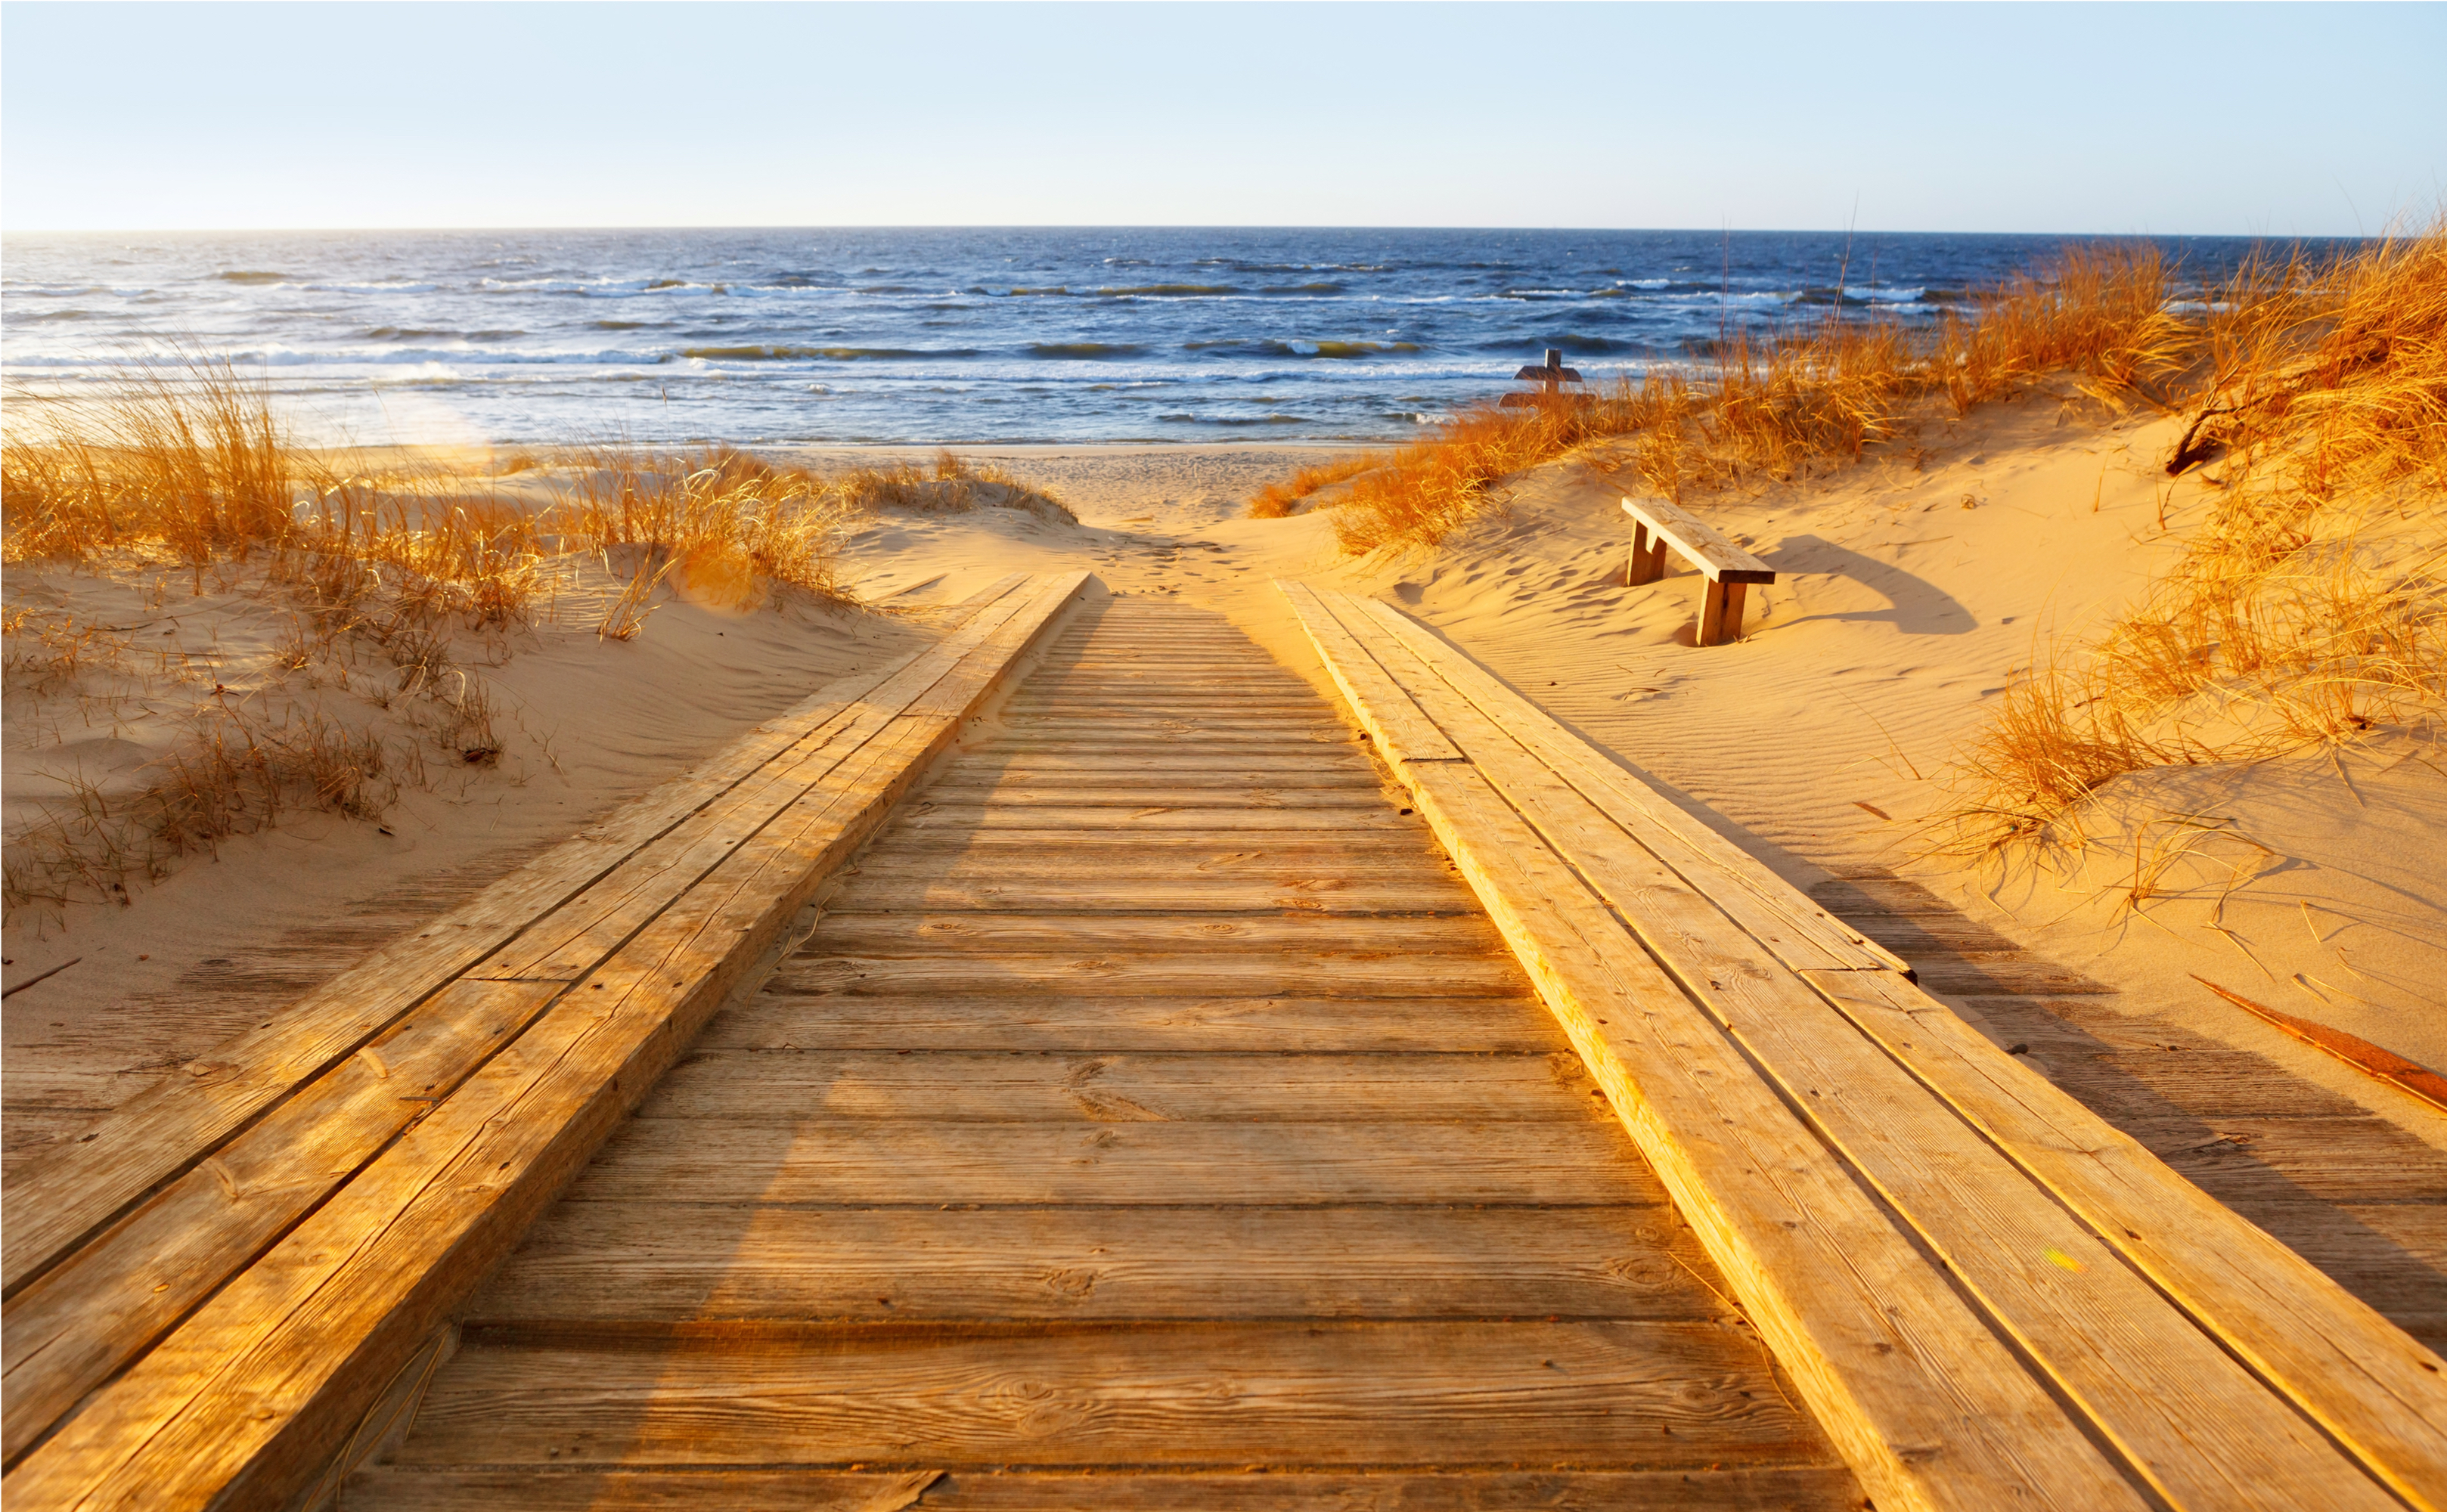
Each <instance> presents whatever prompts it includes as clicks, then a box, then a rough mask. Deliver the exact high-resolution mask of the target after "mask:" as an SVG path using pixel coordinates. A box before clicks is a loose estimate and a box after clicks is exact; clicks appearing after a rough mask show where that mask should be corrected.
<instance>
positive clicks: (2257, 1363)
mask: <svg viewBox="0 0 2447 1512" xmlns="http://www.w3.org/2000/svg"><path fill="white" fill-rule="evenodd" d="M1281 587H1282V591H1283V594H1284V596H1285V597H1286V598H1287V599H1289V601H1290V602H1291V605H1292V607H1293V609H1294V611H1295V613H1296V614H1298V616H1299V620H1300V623H1301V626H1302V628H1303V629H1305V630H1306V631H1307V633H1308V635H1309V638H1310V641H1311V643H1312V644H1313V645H1314V646H1315V647H1316V649H1317V652H1318V656H1319V658H1320V659H1321V660H1322V661H1323V663H1324V665H1325V668H1326V670H1327V671H1329V672H1330V673H1331V674H1332V676H1333V678H1334V681H1335V684H1336V686H1337V689H1338V690H1340V691H1341V693H1342V695H1343V698H1344V700H1345V702H1346V703H1347V704H1348V705H1349V706H1350V708H1351V710H1352V713H1353V715H1354V717H1355V719H1356V722H1357V723H1358V725H1359V726H1360V728H1362V730H1363V731H1365V733H1366V734H1367V736H1368V737H1369V740H1370V742H1371V744H1372V745H1373V747H1375V751H1376V753H1377V755H1378V756H1379V757H1380V758H1382V759H1383V760H1384V762H1385V764H1386V765H1387V766H1388V767H1389V768H1390V769H1391V771H1392V774H1393V776H1394V779H1395V780H1396V781H1397V782H1399V783H1400V784H1401V785H1402V787H1403V788H1404V789H1405V790H1406V791H1407V792H1408V793H1409V794H1410V796H1411V799H1412V801H1413V803H1414V804H1415V806H1416V807H1417V808H1418V811H1419V813H1420V814H1421V815H1422V816H1423V817H1425V818H1426V819H1427V821H1428V822H1429V824H1430V826H1431V828H1432V829H1433V830H1434V832H1435V834H1436V836H1437V838H1438V839H1439V841H1442V842H1443V844H1444V846H1445V849H1446V850H1447V852H1448V853H1449V854H1450V856H1451V859H1452V860H1453V862H1454V864H1455V865H1456V867H1458V868H1459V870H1460V871H1461V874H1462V876H1463V878H1464V879H1465V880H1467V881H1468V882H1469V883H1470V887H1471V890H1472V891H1473V892H1475V893H1476V894H1477V895H1478V897H1479V900H1480V901H1481V903H1483V904H1484V905H1485V906H1486V908H1487V911H1488V913H1489V916H1490V917H1492V918H1493V919H1494V920H1495V923H1496V926H1497V928H1498V929H1500V930H1501V931H1502V932H1503V933H1504V935H1505V936H1506V938H1507V940H1508V942H1509V943H1510V945H1511V946H1512V950H1513V954H1515V956H1516V957H1518V958H1519V960H1520V961H1521V964H1522V966H1523V968H1524V969H1525V970H1526V971H1527V973H1528V975H1529V977H1530V979H1531V981H1532V982H1533V983H1535V984H1536V986H1537V988H1538V990H1539V994H1540V996H1541V997H1543V998H1544V999H1545V1000H1546V1005H1547V1007H1548V1008H1549V1010H1550V1011H1552V1012H1553V1013H1554V1015H1555V1017H1556V1019H1557V1021H1558V1022H1559V1023H1560V1024H1561V1025H1562V1027H1563V1029H1564V1030H1565V1033H1566V1034H1567V1035H1568V1036H1569V1037H1570V1038H1571V1040H1572V1043H1573V1046H1574V1048H1575V1049H1577V1050H1578V1051H1579V1052H1580V1054H1581V1057H1582V1060H1583V1061H1584V1064H1585V1066H1586V1067H1587V1068H1588V1070H1589V1071H1590V1073H1591V1075H1592V1077H1593V1079H1594V1080H1595V1082H1596V1083H1597V1085H1598V1086H1599V1087H1600V1088H1601V1089H1602V1090H1603V1092H1604V1094H1605V1096H1606V1099H1607V1102H1608V1103H1609V1104H1610V1105H1611V1106H1612V1108H1613V1110H1614V1112H1615V1113H1616V1115H1617V1117H1618V1118H1619V1119H1620V1120H1621V1121H1622V1125H1623V1127H1624V1129H1625V1131H1626V1132H1627V1133H1628V1134H1629V1136H1630V1137H1631V1140H1632V1142H1633V1143H1635V1144H1637V1145H1638V1146H1639V1148H1640V1150H1641V1153H1642V1154H1643V1155H1644V1156H1646V1158H1647V1159H1648V1161H1649V1162H1650V1164H1651V1165H1652V1166H1653V1167H1654V1168H1655V1170H1656V1172H1657V1174H1658V1176H1659V1178H1660V1180H1661V1181H1663V1182H1664V1184H1665V1186H1666V1188H1667V1189H1668V1191H1669V1192H1670V1193H1671V1194H1672V1195H1673V1197H1674V1200H1675V1202H1676V1205H1677V1207H1678V1208H1679V1211H1680V1213H1681V1216H1682V1218H1683V1219H1684V1220H1685V1221H1686V1222H1688V1223H1690V1224H1691V1225H1692V1227H1693V1229H1694V1231H1695V1232H1696V1234H1697V1235H1698V1239H1699V1242H1700V1244H1701V1245H1702V1246H1703V1247H1704V1248H1706V1249H1707V1251H1708V1252H1709V1255H1710V1256H1711V1257H1712V1258H1714V1259H1715V1260H1716V1262H1717V1267H1718V1269H1719V1270H1720V1271H1721V1273H1722V1274H1723V1275H1724V1276H1725V1278H1726V1280H1727V1281H1728V1283H1729V1284H1730V1286H1731V1288H1732V1290H1733V1291H1734V1293H1735V1295H1736V1298H1737V1299H1738V1301H1739V1302H1740V1304H1741V1306H1742V1309H1743V1311H1744V1313H1745V1314H1747V1315H1748V1317H1749V1319H1750V1321H1751V1322H1752V1323H1753V1324H1754V1325H1755V1327H1756V1328H1757V1329H1758V1331H1759V1332H1760V1335H1761V1336H1762V1338H1763V1339H1764V1340H1765V1341H1766V1342H1767V1344H1768V1345H1769V1346H1770V1347H1771V1348H1772V1349H1773V1350H1774V1352H1775V1354H1776V1356H1777V1358H1778V1360H1779V1361H1780V1362H1781V1363H1782V1364H1783V1365H1784V1367H1785V1368H1786V1370H1788V1371H1789V1372H1790V1374H1791V1376H1792V1379H1793V1383H1794V1385H1795V1387H1796V1388H1797V1389H1798V1391H1799V1394H1800V1395H1801V1397H1802V1398H1803V1399H1804V1400H1805V1401H1806V1402H1807V1403H1808V1404H1809V1406H1810V1407H1811V1408H1812V1410H1813V1411H1814V1412H1815V1413H1816V1415H1817V1417H1818V1419H1819V1421H1820V1423H1821V1425H1822V1426H1823V1427H1825V1428H1826V1429H1827V1431H1828V1434H1829V1436H1830V1437H1831V1438H1832V1439H1833V1440H1834V1442H1835V1444H1836V1446H1837V1448H1838V1450H1839V1451H1840V1452H1842V1453H1843V1454H1844V1456H1845V1458H1846V1459H1847V1460H1848V1461H1849V1463H1850V1465H1851V1466H1852V1468H1853V1470H1854V1472H1855V1474H1856V1475H1857V1476H1858V1477H1859V1479H1860V1483H1861V1486H1862V1489H1863V1490H1864V1491H1866V1492H1868V1494H1869V1496H1870V1497H1871V1498H1873V1499H1874V1500H1875V1502H1876V1504H1877V1505H1879V1506H1880V1507H1904V1506H1911V1507H1922V1508H1938V1507H1964V1508H1971V1507H1981V1508H1985V1507H2001V1506H2027V1507H2034V1508H2036V1507H2042V1506H2052V1507H2067V1508H2071V1507H2084V1508H2111V1507H2113V1508H2134V1509H2138V1508H2139V1507H2141V1506H2144V1505H2148V1506H2164V1507H2174V1508H2200V1509H2207V1508H2210V1507H2218V1508H2230V1509H2242V1508H2266V1509H2268V1512H2284V1509H2290V1508H2295V1507H2305V1506H2320V1507H2345V1506H2355V1507H2367V1508H2372V1509H2374V1512H2376V1509H2379V1508H2384V1507H2391V1506H2400V1505H2411V1506H2415V1507H2421V1508H2427V1509H2431V1512H2438V1509H2441V1508H2447V1362H2442V1361H2441V1360H2440V1359H2439V1358H2438V1356H2437V1355H2435V1354H2433V1353H2432V1352H2431V1351H2429V1350H2427V1349H2426V1348H2424V1347H2423V1346H2422V1345H2421V1344H2419V1342H2418V1341H2416V1340H2415V1339H2413V1338H2412V1337H2411V1336H2409V1335H2408V1334H2406V1333H2404V1332H2402V1331H2400V1330H2399V1329H2398V1328H2397V1327H2395V1325H2393V1324H2391V1323H2389V1322H2388V1321H2387V1320H2386V1319H2385V1318H2383V1317H2381V1315H2380V1314H2377V1313H2376V1312H2374V1311H2372V1309H2371V1308H2370V1307H2369V1306H2368V1305H2366V1304H2365V1303H2363V1302H2362V1301H2361V1300H2360V1299H2359V1298H2358V1297H2356V1296H2354V1295H2352V1294H2350V1293H2348V1292H2346V1291H2345V1290H2344V1289H2343V1287H2341V1286H2340V1285H2338V1283H2337V1282H2336V1281H2335V1280H2334V1279H2332V1278H2331V1277H2329V1276H2326V1275H2325V1274H2324V1273H2322V1272H2321V1271H2319V1270H2317V1269H2315V1268H2314V1267H2313V1266H2312V1265H2311V1264H2310V1263H2309V1262H2308V1261H2306V1260H2305V1259H2304V1258H2302V1257H2300V1256H2298V1255H2296V1254H2295V1253H2294V1252H2293V1251H2291V1250H2288V1249H2287V1248H2286V1247H2285V1246H2284V1245H2283V1244H2280V1243H2279V1242H2278V1241H2277V1240H2276V1239H2274V1238H2270V1237H2269V1236H2268V1235H2267V1234H2266V1233H2264V1232H2262V1231H2261V1230H2259V1229H2257V1228H2255V1227H2253V1226H2252V1225H2251V1224H2250V1223H2249V1222H2248V1221H2246V1220H2245V1219H2243V1218H2242V1217H2240V1216H2239V1215H2237V1214H2236V1213H2235V1212H2233V1211H2232V1210H2231V1209H2229V1208H2227V1207H2225V1206H2222V1205H2221V1204H2220V1203H2218V1202H2217V1201H2216V1200H2214V1199H2212V1198H2211V1197H2210V1196H2209V1195H2208V1194H2207V1193H2205V1192H2203V1191H2202V1190H2201V1189H2200V1188H2198V1187H2196V1186H2194V1185H2192V1184H2191V1182H2189V1181H2185V1180H2184V1179H2183V1177H2182V1176H2180V1175H2179V1174H2177V1173H2176V1172H2175V1171H2173V1170H2172V1169H2171V1168H2169V1167H2168V1166H2167V1165H2166V1164H2165V1163H2164V1162H2161V1161H2159V1160H2158V1159H2157V1157H2155V1156H2153V1155H2152V1154H2151V1153H2150V1152H2149V1151H2148V1150H2147V1149H2145V1148H2143V1147H2142V1146H2141V1145H2140V1144H2139V1143H2136V1142H2134V1140H2133V1139H2132V1138H2131V1137H2129V1136H2128V1135H2126V1134H2124V1133H2123V1132H2122V1131H2121V1130H2119V1129H2117V1128H2115V1126H2114V1125H2110V1124H2108V1123H2106V1122H2105V1121H2104V1120H2102V1119H2100V1118H2099V1117H2098V1115H2097V1114H2096V1113H2094V1112H2092V1111H2091V1110H2090V1109H2089V1108H2088V1107H2086V1106H2083V1105H2082V1104H2080V1103H2078V1102H2076V1101H2075V1100H2074V1099H2073V1098H2072V1097H2070V1096H2069V1095H2067V1094H2066V1093H2064V1092H2063V1091H2061V1090H2059V1089H2058V1088H2057V1087H2055V1086H2054V1085H2052V1084H2051V1083H2049V1082H2048V1081H2046V1080H2045V1079H2044V1078H2042V1077H2041V1076H2039V1074H2038V1073H2037V1072H2035V1071H2034V1070H2033V1069H2032V1068H2030V1067H2029V1066H2028V1065H2027V1064H2025V1063H2024V1062H2023V1061H2021V1060H2020V1059H2018V1058H2017V1057H2015V1056H2013V1055H2011V1054H2009V1053H2008V1052H2007V1051H2005V1050H2003V1049H2000V1048H1998V1047H1997V1046H1996V1045H1994V1044H1992V1043H1990V1042H1989V1041H1988V1040H1987V1039H1985V1038H1983V1037H1982V1035H1981V1034H1980V1033H1979V1031H1978V1030H1975V1029H1973V1028H1972V1027H1971V1026H1970V1025H1969V1024H1967V1023H1965V1022H1964V1021H1963V1019H1962V1018H1960V1017H1958V1016H1957V1015H1956V1014H1955V1013H1954V1012H1953V1011H1951V1010H1949V1009H1948V1008H1947V1007H1946V1006H1945V1005H1944V1004H1943V1003H1941V1002H1939V1001H1937V1000H1936V999H1934V998H1932V997H1930V996H1929V995H1928V994H1926V993H1925V992H1922V991H1921V990H1920V989H1919V988H1918V987H1916V986H1915V985H1914V984H1913V983H1912V982H1910V981H1909V980H1907V979H1906V977H1905V975H1904V973H1902V972H1900V971H1898V970H1896V969H1895V966H1896V963H1895V962H1894V961H1893V959H1892V958H1891V957H1888V956H1885V955H1884V953H1882V952H1878V951H1875V950H1874V949H1872V948H1871V947H1869V945H1868V941H1866V940H1864V939H1861V938H1859V937H1858V936H1849V937H1848V936H1847V934H1846V933H1844V932H1843V929H1842V926H1841V925H1840V923H1839V922H1838V921H1836V920H1833V919H1831V918H1830V917H1825V915H1824V912H1823V910H1820V909H1818V908H1817V907H1816V905H1814V904H1813V903H1812V902H1811V901H1810V900H1809V899H1808V898H1806V897H1805V896H1803V895H1802V894H1801V893H1800V892H1798V891H1797V890H1796V889H1794V888H1793V887H1792V886H1791V885H1790V884H1788V883H1786V882H1785V881H1783V880H1782V879H1780V878H1778V877H1777V876H1775V874H1774V873H1773V872H1770V871H1768V870H1767V869H1766V868H1765V867H1764V866H1762V865H1760V864H1759V863H1758V862H1757V861H1756V860H1754V859H1752V858H1750V857H1749V856H1747V855H1746V854H1744V853H1742V852H1740V851H1739V850H1736V848H1734V847H1733V846H1732V845H1731V844H1730V843H1728V842H1727V841H1724V840H1723V839H1722V838H1721V837H1719V836H1717V835H1716V834H1715V832H1714V831H1712V830H1710V829H1708V828H1707V826H1705V825H1704V824H1701V823H1700V822H1698V821H1697V820H1696V819H1695V818H1694V817H1693V816H1691V815H1689V814H1687V813H1685V812H1684V811H1683V810H1682V809H1680V808H1679V807H1678V806H1677V805H1675V804H1673V803H1669V802H1667V801H1666V800H1665V799H1664V798H1663V797H1662V796H1661V795H1660V794H1659V793H1658V792H1657V790H1656V789H1654V788H1653V787H1651V786H1649V784H1646V783H1644V782H1642V781H1641V780H1640V778H1639V777H1637V776H1636V775H1634V774H1633V773H1632V772H1631V771H1629V770H1627V769H1625V768H1624V767H1623V766H1622V765H1618V764H1617V763H1616V762H1615V761H1613V760H1612V759H1611V758H1610V757H1609V756H1608V755H1607V754H1606V753H1605V752H1603V751H1601V750H1599V749H1597V748H1596V747H1592V746H1590V745H1588V744H1587V743H1586V742H1584V741H1583V740H1582V739H1580V738H1579V737H1578V736H1576V735H1574V734H1573V733H1572V732H1571V731H1569V730H1567V729H1565V728H1564V727H1562V726H1561V725H1559V724H1557V723H1556V722H1555V721H1554V720H1553V719H1552V718H1551V717H1549V716H1548V715H1547V714H1546V712H1545V711H1544V710H1543V709H1539V708H1538V707H1537V706H1535V705H1534V704H1532V703H1530V702H1529V701H1528V700H1527V699H1526V698H1524V697H1522V696H1521V695H1520V694H1519V693H1517V692H1515V691H1513V690H1511V689H1510V688H1508V687H1506V686H1505V685H1504V684H1503V683H1502V682H1500V681H1498V680H1497V679H1496V678H1495V677H1493V676H1492V675H1490V674H1489V673H1488V672H1487V671H1485V670H1484V669H1482V668H1480V667H1479V666H1477V664H1475V663H1474V662H1472V661H1470V659H1469V658H1468V657H1467V656H1465V655H1463V654H1461V653H1460V652H1458V651H1456V650H1455V649H1454V648H1453V647H1451V645H1449V644H1447V643H1446V642H1445V641H1443V640H1441V639H1439V638H1438V637H1437V636H1436V635H1435V634H1434V633H1432V632H1430V631H1429V630H1428V629H1427V628H1426V627H1424V626H1422V625H1420V624H1419V623H1417V622H1416V621H1414V620H1412V619H1409V618H1408V617H1406V616H1404V615H1403V614H1401V613H1400V612H1399V611H1397V610H1395V609H1394V608H1393V607H1392V606H1391V605H1388V604H1385V603H1381V602H1378V601H1376V600H1374V599H1368V598H1361V597H1358V596H1356V595H1350V594H1342V593H1335V592H1331V591H1326V590H1318V589H1312V588H1310V587H1308V586H1307V585H1305V584H1299V583H1287V584H1283V585H1281Z"/></svg>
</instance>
